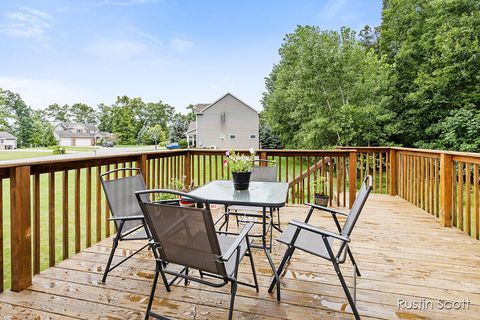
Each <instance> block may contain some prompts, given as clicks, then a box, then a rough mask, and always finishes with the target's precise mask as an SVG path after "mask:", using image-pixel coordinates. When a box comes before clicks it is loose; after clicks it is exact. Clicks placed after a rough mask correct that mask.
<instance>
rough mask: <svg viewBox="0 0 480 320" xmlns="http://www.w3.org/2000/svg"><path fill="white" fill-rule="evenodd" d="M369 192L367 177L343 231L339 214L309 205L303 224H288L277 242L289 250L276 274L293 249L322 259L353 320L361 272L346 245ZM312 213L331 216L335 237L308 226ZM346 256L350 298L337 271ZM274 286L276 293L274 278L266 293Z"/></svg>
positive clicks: (370, 188) (280, 272)
mask: <svg viewBox="0 0 480 320" xmlns="http://www.w3.org/2000/svg"><path fill="white" fill-rule="evenodd" d="M371 190H372V176H366V177H365V179H364V180H363V182H362V185H361V186H360V191H359V192H358V195H357V198H356V199H355V202H354V203H353V206H352V208H351V209H350V213H349V214H348V215H347V217H346V220H345V223H344V224H343V226H342V227H340V224H339V222H338V219H337V218H336V214H339V212H337V211H334V210H331V209H328V208H324V207H320V206H316V205H311V207H310V210H309V212H308V214H307V217H306V219H305V221H304V222H300V221H297V220H293V221H290V222H289V223H288V228H287V229H286V230H285V232H283V233H282V234H281V235H280V237H279V238H278V239H277V240H278V241H279V242H281V243H283V244H286V245H287V246H288V248H287V250H286V252H285V254H284V256H283V259H282V261H281V262H280V265H279V267H278V269H277V272H278V274H279V275H281V274H282V273H283V271H284V268H285V266H286V265H287V262H288V261H289V260H290V258H291V257H292V255H293V252H294V251H295V249H299V250H302V251H305V252H307V253H310V254H313V255H315V256H318V257H321V258H323V259H326V260H329V261H330V262H331V263H332V264H333V268H334V269H335V272H336V273H337V276H338V279H339V280H340V283H341V285H342V288H343V291H344V292H345V295H346V296H347V300H348V302H349V304H350V307H351V309H352V312H353V314H354V316H355V318H356V319H360V315H359V314H358V311H357V307H356V305H355V302H356V280H357V275H358V276H360V272H358V268H357V264H356V262H355V260H354V259H353V255H352V253H351V251H350V248H349V246H348V244H349V242H350V235H351V233H352V231H353V228H354V227H355V223H356V222H357V220H358V217H359V216H360V213H361V212H362V209H363V206H364V205H365V202H366V201H367V198H368V195H369V194H370V191H371ZM315 209H320V210H324V211H327V212H330V213H331V214H332V215H333V216H334V220H335V221H336V225H337V227H338V228H339V232H338V233H336V232H330V231H327V230H322V229H319V228H317V227H315V226H312V225H310V224H308V222H309V220H310V217H311V216H312V213H313V211H314V210H315ZM347 254H348V256H349V257H350V260H351V262H352V264H353V297H352V294H351V293H350V290H349V289H348V286H347V284H346V282H345V279H344V278H343V275H342V272H341V270H340V264H343V263H344V262H345V261H346V256H347ZM275 285H277V289H278V287H279V284H277V283H276V280H275V278H274V279H273V281H272V283H271V284H270V287H269V289H268V292H272V291H273V289H274V287H275Z"/></svg>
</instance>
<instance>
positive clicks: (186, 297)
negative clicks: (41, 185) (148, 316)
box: [0, 195, 480, 320]
mask: <svg viewBox="0 0 480 320" xmlns="http://www.w3.org/2000/svg"><path fill="white" fill-rule="evenodd" d="M305 214H306V208H305V207H304V206H289V207H286V208H283V209H282V210H281V215H282V221H283V222H287V221H289V220H291V219H297V220H301V219H303V217H304V216H305ZM312 223H313V224H315V225H317V226H322V227H324V228H328V229H332V228H334V225H333V223H332V221H331V218H330V216H329V215H328V214H325V213H321V214H320V213H316V214H315V215H314V216H313V218H312ZM110 245H111V240H110V239H106V240H103V241H101V242H100V243H98V244H97V245H95V246H92V247H90V248H87V249H86V250H84V251H83V252H81V253H79V254H77V255H75V256H73V257H71V258H70V259H68V260H65V261H63V262H61V263H59V264H58V265H56V266H55V267H52V268H49V269H47V270H44V271H43V272H41V273H40V274H39V275H37V276H35V277H34V279H33V284H32V286H31V287H29V288H28V289H27V290H24V291H23V292H20V293H14V292H11V291H7V292H4V293H2V294H0V314H1V315H2V317H3V316H6V318H10V317H13V318H20V319H21V318H24V319H31V318H53V319H56V318H58V319H68V318H77V319H78V318H80V319H95V318H97V319H100V318H109V319H141V318H142V317H143V314H144V310H145V307H146V303H147V299H148V294H149V290H150V287H151V281H152V278H153V271H154V263H153V262H152V258H151V253H150V252H149V251H147V250H145V251H142V252H141V253H140V254H138V255H136V256H135V257H134V258H132V259H131V260H128V261H127V262H126V263H124V264H123V265H122V266H121V267H119V268H117V269H115V270H114V271H112V272H111V273H110V275H109V278H108V279H107V283H106V284H102V283H100V279H101V275H102V272H103V270H104V267H105V263H106V260H107V257H108V253H109V250H110ZM141 245H142V243H141V242H124V243H122V244H121V246H120V250H117V254H116V257H115V260H118V259H122V257H124V256H125V255H128V254H129V253H131V252H132V250H135V249H136V248H138V247H139V246H141ZM351 248H352V251H353V253H354V255H355V258H356V259H357V261H358V265H359V268H360V271H361V272H362V277H361V278H358V279H357V307H358V309H359V312H360V314H361V315H362V319H395V318H398V319H417V318H418V319H466V318H468V319H480V273H479V272H478V266H479V265H480V242H479V241H477V240H474V239H472V238H470V237H468V236H466V235H465V234H463V233H462V232H461V231H459V230H456V229H454V228H442V227H441V226H440V225H439V222H438V219H437V218H435V217H433V216H431V215H429V214H428V213H426V212H425V211H423V210H421V209H419V208H417V207H415V206H413V205H412V204H410V203H408V202H407V201H405V200H402V199H400V198H398V197H390V196H385V195H372V196H371V198H370V199H369V201H368V202H367V206H366V208H365V211H364V213H363V214H362V216H361V217H360V220H359V222H358V224H357V226H356V228H355V230H354V233H353V234H352V245H351ZM283 250H284V246H283V245H281V244H280V243H274V252H273V253H272V256H273V259H274V261H275V262H276V264H278V262H279V260H280V259H281V256H282V254H283ZM254 259H255V264H256V270H257V273H258V278H259V284H260V292H259V293H256V292H255V290H253V289H251V288H246V287H242V286H240V287H239V290H238V296H237V299H236V303H235V312H234V317H235V318H236V319H302V320H304V319H321V318H324V319H327V318H328V319H353V316H352V314H351V312H350V310H349V306H348V305H347V303H346V298H345V296H344V294H343V291H342V288H341V286H340V284H339V282H338V279H337V277H336V275H335V272H334V270H333V268H332V267H331V266H330V265H329V264H328V263H327V262H326V261H323V260H321V259H319V258H315V257H312V256H310V255H308V254H306V253H302V252H299V251H298V252H297V253H296V254H295V255H294V257H293V258H292V261H291V263H290V265H289V267H288V270H287V271H286V272H285V273H284V277H283V280H282V302H281V303H277V302H276V300H275V296H274V295H271V294H268V292H267V288H268V285H269V283H270V281H271V271H270V269H269V267H268V263H267V261H266V258H265V256H264V255H263V254H262V252H261V251H260V250H256V251H255V252H254ZM342 270H343V272H344V275H345V278H346V281H347V283H348V284H349V285H351V283H352V279H353V278H352V272H353V269H352V268H351V266H350V265H349V264H348V263H347V264H345V265H344V266H343V268H342ZM239 277H240V278H241V279H242V280H244V281H248V282H251V274H250V269H249V265H248V264H245V263H244V264H242V266H241V267H240V271H239ZM228 293H229V287H228V286H227V287H224V288H220V289H216V288H211V287H206V286H203V285H199V284H196V283H191V284H189V285H188V287H187V288H186V287H184V285H183V282H182V283H179V284H176V285H175V286H174V287H173V288H172V292H170V293H167V292H166V291H165V289H164V288H163V286H162V285H159V286H158V290H157V293H156V299H155V302H154V307H153V308H154V309H155V310H157V311H159V312H160V313H163V314H164V315H166V316H169V317H171V318H178V319H213V318H217V319H224V318H226V316H227V312H228V299H229V294H228ZM399 298H401V299H405V300H407V301H414V300H419V299H428V300H432V301H433V302H434V304H436V299H448V300H462V299H469V301H470V302H471V304H470V308H469V309H468V310H437V309H436V308H435V309H434V310H415V311H413V310H403V311H402V310H398V309H397V301H398V299H399Z"/></svg>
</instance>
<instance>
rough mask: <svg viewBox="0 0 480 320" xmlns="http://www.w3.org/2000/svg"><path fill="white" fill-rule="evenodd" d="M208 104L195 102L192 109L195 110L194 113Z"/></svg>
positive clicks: (200, 110) (199, 111)
mask: <svg viewBox="0 0 480 320" xmlns="http://www.w3.org/2000/svg"><path fill="white" fill-rule="evenodd" d="M209 105H210V103H197V104H196V105H194V106H193V110H194V111H195V113H201V112H202V111H203V109H205V108H207V107H208V106H209Z"/></svg>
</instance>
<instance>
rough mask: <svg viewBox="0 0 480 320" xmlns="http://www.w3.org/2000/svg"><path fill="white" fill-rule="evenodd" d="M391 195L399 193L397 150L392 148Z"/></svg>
mask: <svg viewBox="0 0 480 320" xmlns="http://www.w3.org/2000/svg"><path fill="white" fill-rule="evenodd" d="M389 160H390V188H389V189H390V195H391V196H396V195H397V150H395V149H392V148H391V149H390V156H389Z"/></svg>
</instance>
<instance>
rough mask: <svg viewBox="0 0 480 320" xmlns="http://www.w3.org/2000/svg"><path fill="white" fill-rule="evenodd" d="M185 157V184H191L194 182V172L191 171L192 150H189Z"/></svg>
mask: <svg viewBox="0 0 480 320" xmlns="http://www.w3.org/2000/svg"><path fill="white" fill-rule="evenodd" d="M183 157H184V161H183V174H184V176H185V185H187V186H189V185H190V184H191V183H192V173H191V172H190V158H191V153H190V151H187V152H186V153H185V155H184V156H183Z"/></svg>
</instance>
